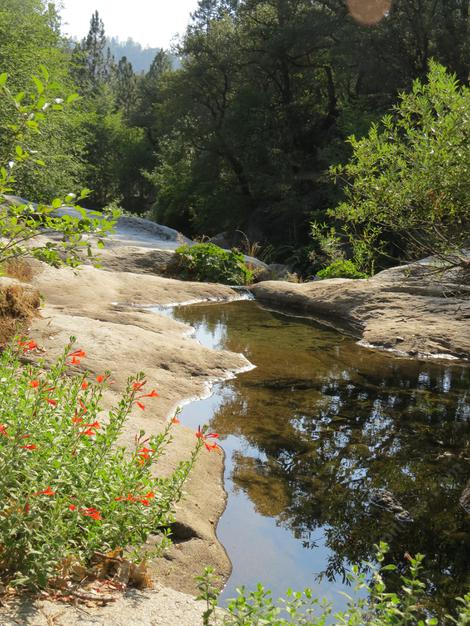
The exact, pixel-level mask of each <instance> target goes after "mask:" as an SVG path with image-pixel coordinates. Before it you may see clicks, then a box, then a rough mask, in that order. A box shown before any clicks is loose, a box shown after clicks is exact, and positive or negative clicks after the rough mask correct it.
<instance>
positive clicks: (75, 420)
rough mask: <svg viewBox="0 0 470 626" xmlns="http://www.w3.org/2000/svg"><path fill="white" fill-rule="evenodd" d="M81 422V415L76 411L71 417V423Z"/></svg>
mask: <svg viewBox="0 0 470 626" xmlns="http://www.w3.org/2000/svg"><path fill="white" fill-rule="evenodd" d="M82 422H83V417H78V415H77V413H75V415H74V417H72V423H73V424H81V423H82Z"/></svg>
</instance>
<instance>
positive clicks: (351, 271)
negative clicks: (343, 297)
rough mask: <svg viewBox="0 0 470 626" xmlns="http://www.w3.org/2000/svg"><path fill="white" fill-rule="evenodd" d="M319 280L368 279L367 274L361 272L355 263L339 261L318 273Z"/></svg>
mask: <svg viewBox="0 0 470 626" xmlns="http://www.w3.org/2000/svg"><path fill="white" fill-rule="evenodd" d="M317 278H319V279H320V280H324V279H325V278H367V274H365V273H364V272H360V271H359V270H358V269H357V267H356V265H355V264H354V263H353V261H348V260H345V259H338V260H337V261H333V263H331V264H330V265H328V267H325V268H324V269H322V270H320V271H319V272H318V273H317Z"/></svg>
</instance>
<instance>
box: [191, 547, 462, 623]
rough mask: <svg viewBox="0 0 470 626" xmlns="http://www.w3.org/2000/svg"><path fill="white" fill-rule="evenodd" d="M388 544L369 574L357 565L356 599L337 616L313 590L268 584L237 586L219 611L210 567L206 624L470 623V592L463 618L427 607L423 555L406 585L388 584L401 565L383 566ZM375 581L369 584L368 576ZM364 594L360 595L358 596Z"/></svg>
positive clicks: (204, 581)
mask: <svg viewBox="0 0 470 626" xmlns="http://www.w3.org/2000/svg"><path fill="white" fill-rule="evenodd" d="M387 549H388V547H387V545H386V544H384V543H382V544H381V545H380V546H378V551H377V562H378V564H379V566H371V565H369V566H368V571H367V572H363V573H361V572H360V568H359V567H358V566H353V568H352V573H351V575H350V576H349V578H350V582H351V583H352V584H353V588H354V591H355V592H359V593H358V594H357V595H356V598H353V597H351V596H349V597H348V607H347V609H346V610H345V611H344V612H343V611H342V612H340V613H336V614H333V610H332V607H331V605H330V603H329V602H328V601H327V600H320V599H318V598H315V597H314V596H313V592H312V590H311V589H305V590H304V591H301V592H294V591H292V590H290V589H289V590H288V592H287V594H286V598H279V599H278V600H277V601H275V600H273V598H272V596H271V592H270V591H269V590H268V589H265V588H264V587H263V586H262V585H258V586H257V589H256V591H252V592H248V591H247V590H246V589H245V588H244V587H241V588H240V589H237V593H238V596H237V597H236V598H235V599H232V600H229V601H228V606H227V609H226V611H225V612H222V611H219V610H217V600H218V596H219V592H218V591H217V588H216V582H217V581H216V579H215V577H214V573H213V570H212V569H211V568H206V569H205V571H204V574H203V575H202V576H200V577H198V579H197V581H198V587H199V592H200V595H199V596H198V599H199V600H204V601H205V602H206V607H207V608H206V611H205V612H204V614H203V624H204V626H264V625H266V626H267V625H268V624H269V626H289V625H291V626H325V624H336V625H337V626H340V625H343V626H365V625H366V624H369V625H370V626H389V625H392V624H395V625H396V626H406V625H410V626H436V625H437V624H449V625H450V624H454V625H455V624H457V625H458V626H466V625H468V624H470V593H469V594H467V595H466V596H465V598H462V599H459V602H460V605H461V611H460V613H459V615H458V617H457V618H453V617H450V616H447V617H444V618H443V619H441V620H439V619H438V618H437V617H435V616H432V615H431V614H430V613H429V611H428V610H426V608H425V605H424V603H423V596H424V590H425V584H424V583H423V582H421V581H420V580H419V574H420V569H421V564H422V561H423V558H424V557H423V556H422V555H419V554H418V555H416V557H415V558H412V557H410V556H408V557H407V558H408V559H409V564H410V568H409V574H408V575H406V576H401V583H402V585H401V588H400V590H399V591H398V592H397V593H395V592H390V591H389V590H388V589H387V585H386V582H385V580H386V575H387V572H390V571H394V570H396V569H397V568H396V567H395V566H394V565H393V564H390V565H385V566H384V565H383V562H384V558H385V553H386V551H387ZM368 577H370V578H371V582H370V583H368V582H367V578H368ZM358 596H359V597H358Z"/></svg>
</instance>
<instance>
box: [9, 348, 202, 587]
mask: <svg viewBox="0 0 470 626" xmlns="http://www.w3.org/2000/svg"><path fill="white" fill-rule="evenodd" d="M37 350H38V346H37V344H36V342H35V341H33V340H20V341H18V342H17V344H15V345H14V346H10V347H9V348H7V349H6V350H5V351H4V352H3V354H1V355H0V380H1V385H0V576H1V577H2V578H3V579H4V581H8V582H9V583H11V584H14V585H27V586H30V587H44V586H46V585H47V584H48V582H49V581H50V580H51V578H53V577H54V576H55V575H56V574H57V572H58V571H59V569H60V567H61V565H63V563H64V561H65V559H70V558H71V557H73V558H74V559H76V560H77V561H78V562H79V563H81V564H83V565H86V564H87V563H88V562H89V561H90V559H91V557H93V555H94V554H95V553H96V552H101V553H103V552H106V551H112V550H115V549H117V548H129V547H132V548H135V549H136V553H135V556H136V558H138V557H139V548H141V546H142V545H143V544H144V543H145V541H146V539H147V537H148V536H149V535H150V534H155V533H156V532H157V531H158V530H162V529H166V528H168V525H169V524H170V523H171V522H172V521H173V513H172V509H173V505H174V503H175V502H176V501H177V500H178V499H179V498H180V497H181V494H182V486H183V484H184V481H185V480H186V478H187V477H188V474H189V472H190V470H191V468H192V466H193V464H194V462H195V460H196V457H197V455H198V452H199V451H200V449H201V448H202V447H203V446H204V443H205V438H204V435H203V436H202V437H201V436H199V435H198V437H197V438H196V441H195V447H194V449H193V451H192V454H191V456H190V458H189V459H188V460H186V461H183V462H181V463H180V464H179V465H178V467H177V468H176V470H175V471H174V472H173V474H171V475H170V476H169V477H168V478H156V477H155V476H154V475H153V473H152V467H153V465H154V463H155V462H156V461H157V460H158V458H159V457H160V456H161V454H162V451H163V449H164V448H165V446H166V445H167V444H168V443H169V441H170V439H171V428H172V425H173V424H174V423H177V422H178V420H177V418H175V419H174V420H172V421H170V422H169V423H168V425H167V426H166V428H165V429H164V430H163V432H162V433H160V434H159V435H156V436H151V437H146V436H145V434H144V433H143V431H141V432H140V434H139V436H137V437H136V439H135V444H134V446H133V448H132V449H131V450H125V449H124V448H122V447H118V446H116V440H117V438H118V436H119V434H120V433H121V431H122V428H123V425H124V423H125V421H126V418H127V417H128V415H129V413H130V411H131V410H133V408H134V407H136V408H137V410H144V409H145V405H146V403H147V402H148V401H152V399H153V398H156V397H157V396H158V393H157V391H156V390H154V389H152V390H149V391H146V389H145V387H146V381H145V379H144V375H143V374H139V375H137V376H136V377H134V378H130V379H129V380H128V383H127V387H126V390H125V392H124V394H123V396H122V398H121V400H120V401H119V403H118V405H117V406H116V407H114V408H112V409H111V410H110V411H106V412H105V413H104V412H102V410H101V399H102V395H103V391H104V389H105V388H106V386H107V385H108V384H110V383H109V376H110V374H109V373H108V372H105V373H103V374H101V375H98V376H97V377H94V378H93V379H91V378H90V377H89V376H87V375H86V374H78V375H77V374H75V375H71V372H70V371H69V366H70V365H76V364H78V363H80V361H81V360H82V359H83V358H84V357H85V353H84V352H83V350H80V349H78V350H75V349H73V339H72V340H71V343H70V344H69V345H68V346H67V347H66V349H65V351H64V353H63V354H62V356H61V357H60V358H59V359H58V360H57V362H56V363H54V364H53V366H52V367H50V368H49V369H47V370H46V369H44V368H42V367H40V365H41V363H40V364H39V365H38V366H35V365H30V364H26V365H24V364H23V363H22V361H24V360H25V359H24V357H25V355H26V354H28V353H31V352H37ZM211 445H212V444H211ZM168 542H169V537H168V531H166V530H162V541H161V543H160V545H159V549H163V548H164V547H165V546H166V545H167V544H168Z"/></svg>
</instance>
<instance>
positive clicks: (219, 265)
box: [176, 243, 253, 285]
mask: <svg viewBox="0 0 470 626" xmlns="http://www.w3.org/2000/svg"><path fill="white" fill-rule="evenodd" d="M176 254H177V255H178V261H179V267H180V268H181V269H182V271H183V273H184V275H185V276H186V277H187V278H189V279H193V280H202V281H208V282H211V283H227V284H229V285H246V284H248V283H250V282H251V281H252V280H253V272H252V271H251V270H250V269H248V267H247V266H246V263H245V257H244V256H243V254H242V253H241V252H240V251H239V250H237V249H236V248H233V249H232V250H223V249H222V248H219V247H218V246H216V245H215V244H213V243H199V244H196V245H195V246H188V245H187V244H185V245H184V246H180V247H179V248H177V250H176Z"/></svg>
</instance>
